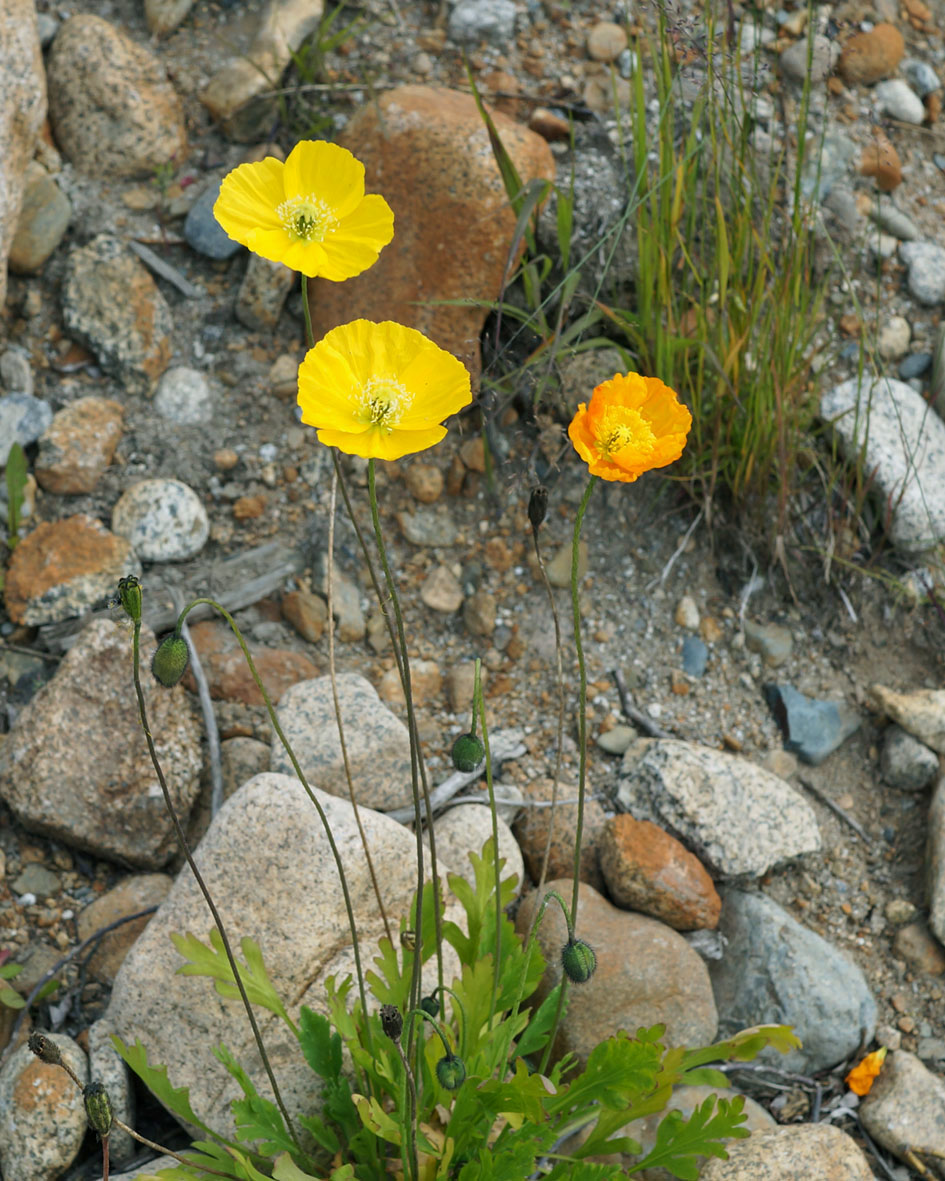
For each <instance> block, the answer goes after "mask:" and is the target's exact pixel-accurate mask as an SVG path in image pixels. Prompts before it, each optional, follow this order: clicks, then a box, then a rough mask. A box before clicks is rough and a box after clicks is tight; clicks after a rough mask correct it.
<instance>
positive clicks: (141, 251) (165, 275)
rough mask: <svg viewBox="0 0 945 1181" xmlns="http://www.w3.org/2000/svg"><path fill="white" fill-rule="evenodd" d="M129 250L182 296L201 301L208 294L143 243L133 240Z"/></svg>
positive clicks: (129, 244)
mask: <svg viewBox="0 0 945 1181" xmlns="http://www.w3.org/2000/svg"><path fill="white" fill-rule="evenodd" d="M128 246H129V248H130V249H131V250H132V251H133V252H134V253H135V254H137V256H138V258H140V259H141V261H142V262H143V263H144V265H145V266H146V267H148V269H149V270H152V271H154V273H155V274H156V275H159V276H160V278H162V279H164V280H165V281H166V282H168V283H170V284H171V286H172V287H176V288H177V290H178V291H179V292H180V293H181V295H185V296H186V297H187V298H188V299H200V298H201V296H205V295H206V294H207V293H206V291H204V289H203V288H202V287H197V286H195V285H194V284H193V283H191V282H190V280H189V279H185V278H184V276H183V275H182V274H181V273H180V271H179V270H178V269H177V267H174V266H171V264H170V263H169V262H167V261H166V260H165V259H163V258H161V256H160V255H159V254H155V253H154V251H153V250H151V249H150V248H149V247H148V246H144V245H142V243H141V242H136V241H134V239H132V240H131V241H130V242H129V243H128Z"/></svg>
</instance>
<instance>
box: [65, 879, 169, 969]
mask: <svg viewBox="0 0 945 1181" xmlns="http://www.w3.org/2000/svg"><path fill="white" fill-rule="evenodd" d="M173 884H174V879H173V878H171V877H169V876H168V875H167V874H165V873H139V874H133V875H132V876H131V877H128V878H125V879H124V881H121V882H119V884H118V885H117V886H115V887H114V888H113V889H111V890H109V891H108V893H107V894H102V895H100V896H99V897H98V898H96V899H95V900H94V901H93V902H90V903H89V905H88V906H87V907H86V908H85V910H83V911H82V912H81V913H80V914H79V921H78V926H79V938H80V939H88V937H89V936H90V935H93V934H94V933H95V932H96V931H97V930H99V928H101V927H107V926H109V925H110V924H111V923H114V922H117V920H118V919H120V918H124V917H125V915H130V914H137V913H138V911H140V910H147V909H148V907H150V906H159V905H160V904H161V903H162V902H163V901H164V899H165V898H166V897H167V892H168V890H170V888H171V886H172V885H173ZM149 921H150V916H147V915H146V916H144V917H142V918H140V919H134V920H133V921H132V922H130V923H122V925H121V926H120V927H116V928H115V929H114V931H109V932H108V934H107V935H103V936H102V938H101V940H100V941H99V944H98V947H97V948H96V949H95V952H94V954H93V955H92V958H91V960H90V961H89V967H88V971H89V975H90V976H91V977H92V978H93V979H95V980H101V981H102V982H103V983H105V984H111V983H112V982H113V981H114V979H115V975H116V974H117V972H118V969H119V968H120V967H121V962H122V960H123V959H124V958H125V956H126V955H127V954H128V952H129V951H130V949H131V945H132V944H133V943H134V941H135V940H136V939H137V938H138V936H139V935H140V934H141V932H142V931H143V930H144V929H145V927H146V926H147V925H148V923H149Z"/></svg>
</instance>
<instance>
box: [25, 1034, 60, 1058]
mask: <svg viewBox="0 0 945 1181" xmlns="http://www.w3.org/2000/svg"><path fill="white" fill-rule="evenodd" d="M28 1045H29V1048H30V1049H31V1050H32V1051H33V1053H34V1054H35V1055H36V1057H37V1058H38V1059H39V1060H40V1061H41V1062H46V1063H48V1065H50V1066H58V1065H59V1064H60V1063H61V1062H62V1054H61V1053H60V1052H59V1047H58V1046H57V1045H56V1043H55V1042H54V1041H53V1040H52V1038H51V1037H49V1036H48V1035H47V1034H45V1033H43V1031H42V1030H41V1029H34V1030H33V1032H32V1033H31V1034H30V1038H29V1042H28Z"/></svg>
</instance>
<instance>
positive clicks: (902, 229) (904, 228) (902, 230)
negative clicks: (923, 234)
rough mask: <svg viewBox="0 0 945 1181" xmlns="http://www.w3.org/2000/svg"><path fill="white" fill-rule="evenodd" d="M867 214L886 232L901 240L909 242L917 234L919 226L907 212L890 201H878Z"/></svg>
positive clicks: (916, 236)
mask: <svg viewBox="0 0 945 1181" xmlns="http://www.w3.org/2000/svg"><path fill="white" fill-rule="evenodd" d="M869 216H870V217H871V218H872V220H873V221H874V222H875V223H876V224H877V225H878V226H879V228H880V229H881V230H885V231H886V233H887V234H892V236H893V237H894V238H898V239H899V240H900V241H901V242H911V241H912V240H913V239H914V238H918V236H919V227H918V226H917V225H916V224H915V222H914V221H913V220H912V218H911V217H909V215H908V214H907V213H903V211H902V210H901V209H899V208H897V207H896V206H895V205H893V203H892V202H891V201H880V202H878V203H877V204H876V205H875V206H874V207H872V208H871V209H870V211H869Z"/></svg>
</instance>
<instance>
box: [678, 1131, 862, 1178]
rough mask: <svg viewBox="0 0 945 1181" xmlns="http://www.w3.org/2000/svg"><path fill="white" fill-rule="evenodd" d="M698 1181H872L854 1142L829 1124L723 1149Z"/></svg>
mask: <svg viewBox="0 0 945 1181" xmlns="http://www.w3.org/2000/svg"><path fill="white" fill-rule="evenodd" d="M726 1151H727V1152H728V1160H724V1161H723V1160H710V1161H709V1163H708V1164H707V1165H706V1166H705V1168H704V1169H703V1170H702V1172H701V1173H700V1174H699V1181H873V1176H874V1174H873V1170H872V1169H871V1168H870V1164H869V1161H868V1160H867V1158H866V1156H865V1155H864V1154H863V1151H862V1150H861V1149H860V1147H859V1145H858V1144H857V1142H856V1141H855V1140H854V1139H853V1138H852V1136H848V1135H847V1134H846V1132H842V1131H841V1130H840V1129H839V1128H835V1127H833V1125H832V1124H824V1123H821V1124H788V1125H785V1126H784V1127H779V1128H770V1129H768V1130H767V1131H764V1130H763V1131H758V1132H752V1134H751V1135H750V1136H749V1137H748V1139H747V1140H736V1141H734V1142H733V1143H731V1144H729V1145H727V1147H726Z"/></svg>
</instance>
